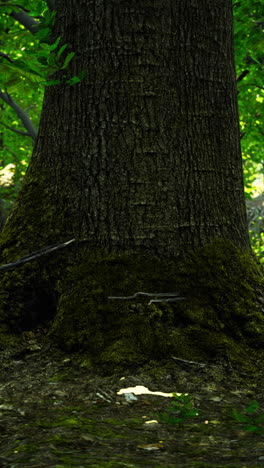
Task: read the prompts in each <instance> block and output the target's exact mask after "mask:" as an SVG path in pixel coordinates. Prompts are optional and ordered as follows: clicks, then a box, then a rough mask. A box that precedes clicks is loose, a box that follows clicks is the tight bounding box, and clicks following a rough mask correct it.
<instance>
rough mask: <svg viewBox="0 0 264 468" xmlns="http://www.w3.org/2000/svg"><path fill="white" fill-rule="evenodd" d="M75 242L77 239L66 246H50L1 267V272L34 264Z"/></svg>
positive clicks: (68, 242) (65, 243)
mask: <svg viewBox="0 0 264 468" xmlns="http://www.w3.org/2000/svg"><path fill="white" fill-rule="evenodd" d="M74 242H77V240H76V239H71V240H69V241H67V242H64V244H53V245H50V246H48V247H44V249H41V250H37V251H36V252H32V253H30V254H29V255H25V256H24V257H21V258H20V259H19V260H17V261H16V262H12V263H7V264H6V265H2V266H0V271H3V270H10V269H11V268H14V267H18V266H21V265H24V263H27V262H32V261H33V260H36V258H39V257H42V256H43V255H47V254H49V253H51V252H55V250H59V249H63V248H64V247H68V246H69V245H71V244H73V243H74Z"/></svg>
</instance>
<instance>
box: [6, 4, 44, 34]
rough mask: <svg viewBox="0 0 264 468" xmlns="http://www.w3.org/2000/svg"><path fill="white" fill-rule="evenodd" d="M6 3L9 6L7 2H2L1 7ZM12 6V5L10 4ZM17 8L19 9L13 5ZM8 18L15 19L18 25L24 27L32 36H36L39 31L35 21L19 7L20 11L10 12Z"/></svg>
mask: <svg viewBox="0 0 264 468" xmlns="http://www.w3.org/2000/svg"><path fill="white" fill-rule="evenodd" d="M5 3H6V5H7V6H8V5H9V4H8V3H7V0H3V6H4V4H5ZM11 6H12V4H11ZM14 6H17V7H20V5H16V4H15V5H14ZM10 16H12V17H13V18H15V20H17V21H18V22H19V23H20V24H22V25H23V26H25V28H26V29H28V30H29V31H30V32H31V33H32V34H36V33H37V32H38V30H39V23H38V21H36V20H35V19H34V18H32V16H30V15H29V14H28V13H27V12H26V11H25V10H24V8H23V7H22V6H21V10H20V11H18V12H16V11H11V13H10Z"/></svg>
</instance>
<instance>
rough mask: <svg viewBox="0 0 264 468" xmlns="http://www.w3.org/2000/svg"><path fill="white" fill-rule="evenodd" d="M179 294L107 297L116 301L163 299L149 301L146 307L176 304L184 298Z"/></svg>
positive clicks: (144, 293) (140, 294) (137, 293)
mask: <svg viewBox="0 0 264 468" xmlns="http://www.w3.org/2000/svg"><path fill="white" fill-rule="evenodd" d="M179 294H180V293H179V292H178V291H176V292H172V293H171V292H168V293H146V292H140V291H139V292H136V293H135V294H133V296H109V297H108V299H114V300H118V301H131V300H132V299H136V298H137V297H153V298H156V297H162V298H163V299H151V300H150V301H149V302H148V305H150V304H152V303H153V302H176V301H183V300H184V299H186V297H181V296H179Z"/></svg>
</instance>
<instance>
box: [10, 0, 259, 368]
mask: <svg viewBox="0 0 264 468" xmlns="http://www.w3.org/2000/svg"><path fill="white" fill-rule="evenodd" d="M231 4H232V2H231V0H228V1H226V0H214V1H213V2H209V1H208V0H199V1H198V0H192V1H189V0H174V2H171V1H169V0H158V1H156V2H153V1H150V0H130V1H128V2H119V1H114V0H110V1H108V2H101V1H100V0H93V1H87V2H77V1H76V0H67V1H65V0H64V1H62V0H58V1H57V12H58V13H57V17H56V25H55V31H54V34H55V36H58V35H59V36H61V37H62V39H61V43H67V44H68V48H67V53H69V52H70V51H71V50H73V51H74V52H75V57H74V59H73V61H72V64H71V66H70V67H69V70H68V71H67V74H68V75H69V76H68V78H69V77H70V76H73V75H76V74H78V73H80V72H81V71H85V72H86V77H85V79H84V80H83V81H81V83H80V84H78V85H76V86H69V85H67V84H65V78H64V77H63V76H64V75H65V71H64V70H62V71H61V72H60V73H59V74H58V75H59V77H60V78H62V81H63V83H61V84H60V85H58V86H50V87H48V88H47V89H46V92H45V98H44V105H43V111H42V116H41V123H40V128H39V135H38V139H37V143H36V146H35V149H34V152H33V156H32V160H31V163H30V166H29V168H28V171H27V174H26V177H25V181H24V186H23V189H22V191H21V194H20V196H19V199H18V202H17V205H16V207H15V209H14V211H13V214H12V216H11V218H10V219H9V221H8V223H7V225H6V227H5V229H4V232H3V235H2V251H3V254H2V260H3V261H11V260H14V258H18V257H21V256H22V255H25V254H29V253H30V252H32V251H34V250H38V249H40V248H41V247H44V246H47V245H48V244H51V243H52V244H54V243H60V242H65V241H67V240H69V239H71V238H75V239H77V240H78V243H77V244H76V245H75V247H73V248H69V251H68V250H65V251H63V253H60V254H54V255H52V256H49V257H48V256H46V257H43V258H42V259H40V260H38V261H35V262H32V263H28V264H26V265H25V267H23V268H21V270H17V269H15V270H13V271H11V273H6V274H5V275H4V281H3V286H2V289H3V290H2V304H3V305H2V312H1V315H2V318H3V323H6V322H8V323H9V324H14V323H16V326H17V327H18V328H19V327H20V328H22V329H25V328H29V327H30V326H32V324H33V323H35V324H36V323H38V322H41V321H43V320H44V319H45V318H53V317H55V318H54V321H53V324H52V334H53V336H55V337H56V338H57V339H58V340H59V341H60V342H61V343H62V342H64V344H65V346H66V347H68V348H75V347H79V346H81V347H85V348H86V349H88V350H89V351H90V353H91V355H94V354H97V356H99V359H103V356H106V354H107V352H106V349H108V350H110V351H109V353H108V355H107V357H106V358H105V360H106V361H107V359H108V360H111V359H113V360H118V358H117V357H116V356H117V354H118V353H119V355H120V350H124V342H125V343H126V346H127V347H128V349H129V353H130V354H129V353H128V352H127V353H125V355H126V358H125V359H130V360H131V361H133V359H135V361H136V360H137V358H138V355H139V354H140V353H141V354H142V353H143V354H142V355H143V357H144V358H146V357H149V356H150V355H151V353H153V352H154V351H153V350H154V348H155V347H156V350H157V352H156V354H158V355H159V353H160V351H161V349H163V351H164V349H166V352H167V350H168V346H173V345H172V344H171V343H172V342H173V339H172V338H168V329H167V328H168V326H169V327H171V328H176V329H177V337H178V338H177V340H178V341H179V339H180V338H179V336H181V335H180V334H179V331H178V328H177V327H178V325H179V322H178V319H177V320H176V322H175V320H174V319H175V315H176V312H175V307H174V309H173V307H171V308H169V310H170V312H169V316H170V319H169V322H166V320H165V322H164V323H163V322H162V324H160V329H159V331H158V333H157V330H156V332H155V333H154V332H153V323H152V322H153V317H152V315H153V311H152V312H151V313H149V308H148V306H146V305H144V306H142V307H143V309H142V308H140V307H139V309H136V310H137V311H136V312H135V314H134V315H133V316H132V317H131V308H130V307H131V304H129V305H127V303H126V304H123V303H122V306H121V305H119V303H118V304H117V303H116V302H111V303H110V301H109V300H108V296H113V295H119V296H125V295H129V294H131V293H132V292H133V291H134V292H135V291H136V290H138V289H137V288H141V287H148V288H149V289H150V290H151V291H153V290H156V292H157V291H160V292H162V291H164V288H165V289H168V287H169V286H170V287H171V288H172V290H173V289H175V287H173V286H174V285H175V284H176V277H177V271H178V266H177V267H176V266H175V265H177V260H178V259H182V258H183V257H186V255H187V254H189V253H191V252H193V251H196V250H197V249H199V248H202V247H203V246H206V245H207V244H208V243H212V242H214V247H212V249H211V254H210V255H209V251H207V254H206V258H207V260H206V261H207V262H209V263H210V261H211V260H212V259H213V258H214V257H217V258H218V263H219V265H223V264H225V265H226V266H227V267H228V265H227V264H226V261H225V260H224V251H225V250H226V249H225V246H226V245H231V244H229V243H230V242H233V243H235V244H236V245H237V246H239V248H240V249H241V251H242V252H245V251H248V252H249V240H248V232H247V222H246V210H245V203H244V192H243V178H242V162H241V153H240V144H239V128H238V112H237V99H236V84H235V69H234V59H233V41H232V39H233V38H232V6H231ZM216 239H223V240H224V243H222V244H221V246H220V244H218V243H217V241H215V240H216ZM83 240H85V242H83ZM215 242H216V243H215ZM215 245H217V248H216V247H215ZM230 248H231V247H230ZM227 250H228V249H227ZM198 252H200V251H199V250H198ZM219 252H220V253H219ZM235 252H236V251H235V250H234V252H233V256H234V257H236V255H238V254H237V253H235ZM198 255H200V254H198ZM241 255H244V254H243V253H242V254H241ZM209 257H210V259H211V260H208V259H209ZM231 258H232V255H231V256H228V259H229V260H230V259H231ZM237 258H238V257H237ZM251 261H252V260H250V259H248V262H249V264H250V265H251V266H250V267H248V266H247V267H246V266H245V267H244V266H243V267H242V266H241V265H243V261H242V260H237V262H234V263H235V266H234V271H235V270H236V268H240V267H241V268H245V271H247V274H249V271H250V274H249V276H250V275H251V274H252V275H253V270H254V268H253V267H252V264H251V263H250V262H251ZM197 262H198V260H197V259H196V260H195V261H194V264H195V265H196V263H197ZM168 263H169V264H170V267H168ZM198 263H199V262H198ZM219 265H218V266H219ZM182 268H183V270H182V272H181V275H182V276H181V279H180V278H178V279H177V281H178V284H179V285H180V287H181V291H184V294H185V295H186V294H187V297H189V296H190V295H191V296H193V294H192V291H193V290H194V289H195V291H196V293H195V294H196V296H195V301H196V300H197V295H198V296H199V295H200V292H201V291H200V289H202V290H203V291H204V287H205V286H204V284H203V286H201V285H200V286H201V287H200V289H199V288H198V289H197V288H195V287H194V285H193V283H192V281H194V283H195V281H196V280H197V281H196V282H198V283H199V281H198V280H199V275H200V270H199V268H198V270H195V273H194V270H193V271H192V272H190V274H189V276H188V275H187V280H189V278H190V277H191V275H192V274H194V277H193V278H192V280H190V284H192V286H191V288H187V289H186V287H185V286H186V285H185V282H186V276H184V275H186V271H185V270H184V268H185V267H182ZM210 268H211V269H212V270H213V264H212V265H211V266H210ZM219 268H220V269H221V266H220V267H219ZM210 272H211V270H210ZM228 272H229V273H228V274H231V279H230V281H236V279H235V277H236V276H235V275H236V274H237V273H238V272H237V271H235V273H234V276H232V268H231V270H230V271H229V270H228ZM210 274H211V273H210ZM223 274H224V273H223ZM196 276H197V278H196ZM216 276H217V275H216ZM205 277H206V281H207V280H208V279H210V275H209V277H208V272H206V274H205ZM183 278H185V280H183ZM217 278H218V276H217ZM260 278H261V273H260V271H258V279H257V280H256V278H255V279H254V281H255V283H254V284H255V285H258V282H259V281H260ZM220 279H221V277H219V278H218V281H219V282H220ZM249 281H253V280H252V277H251V276H250V278H249ZM10 284H12V290H13V297H12V299H10ZM239 284H240V283H239ZM241 287H242V286H241ZM222 292H223V291H222ZM204 294H205V291H204ZM239 294H240V292H238V295H239ZM7 298H8V299H7ZM73 298H74V299H73ZM218 299H219V298H218ZM238 299H239V298H238V296H237V297H236V298H233V299H232V301H233V302H232V304H233V303H234V302H235V301H236V300H238ZM204 300H205V299H204V296H203V300H202V304H203V307H205V305H204V303H203V301H204ZM214 300H216V298H214ZM248 300H250V301H251V302H250V303H251V304H253V302H254V300H253V297H251V296H250V299H248ZM40 302H41V303H42V306H41V307H40ZM198 302H199V301H198ZM6 304H8V309H9V318H8V320H7V318H6V316H7V312H6V307H7V306H6ZM43 304H44V306H43ZM228 304H229V305H230V302H228ZM233 305H234V304H233ZM136 307H137V306H136ZM150 307H156V306H153V305H151V306H150ZM188 307H189V306H188ZM188 307H187V309H188ZM192 307H193V310H196V307H198V306H197V304H196V302H194V303H193V305H192ZM199 307H202V306H201V303H200V302H199ZM210 308H211V309H212V311H211V309H210ZM210 308H209V309H210V311H211V312H210V313H209V312H204V313H205V315H206V314H208V313H209V315H210V314H213V316H214V314H217V313H218V312H219V310H218V309H219V308H217V304H216V303H215V304H211V303H210ZM142 310H144V317H142ZM157 310H158V309H157V307H156V308H155V313H154V316H155V317H156V315H157V316H159V314H160V315H162V316H163V312H162V313H161V312H160V313H159V312H157ZM177 310H178V309H177ZM188 310H189V309H188ZM243 310H244V309H243ZM229 312H230V314H231V315H232V313H233V311H229ZM243 313H244V312H243ZM181 314H182V315H185V314H186V306H183V307H182V312H181ZM149 315H150V316H151V317H152V318H149ZM165 315H166V314H165ZM194 315H195V313H194V312H192V319H191V320H190V321H191V322H192V323H193V322H195V320H194ZM146 316H147V318H146ZM197 316H199V313H198V311H197ZM228 320H229V319H228ZM208 321H209V322H210V321H211V322H210V323H213V319H212V316H211V315H210V318H208ZM219 321H220V322H221V324H222V321H223V317H221V319H219ZM154 322H155V320H154ZM180 322H181V321H180ZM220 322H219V323H220ZM231 322H232V320H231ZM124 323H125V325H124ZM168 323H169V325H168ZM197 323H198V324H199V326H198V325H197V324H196V325H197V326H198V328H197V329H196V328H195V332H192V333H193V334H197V333H198V335H197V336H199V334H201V329H202V328H203V327H206V320H205V318H203V320H202V323H200V322H199V320H198V319H197ZM232 324H233V322H232ZM155 326H156V325H155ZM69 327H71V328H72V330H71V332H69ZM199 327H200V328H199ZM219 327H220V328H217V329H216V330H214V332H215V333H216V334H217V333H219V331H220V330H221V327H222V325H219ZM213 328H214V327H213ZM222 328H223V327H222ZM139 329H140V330H141V331H139ZM146 329H148V331H149V334H146V336H147V338H146V340H145V341H144V338H143V335H144V330H146ZM129 330H133V333H132V332H131V333H132V334H133V337H131V336H132V335H131V333H130V331H129ZM199 330H200V331H199ZM225 332H226V329H225ZM142 333H143V335H142V337H141V338H140V340H141V341H140V340H139V343H138V341H137V337H138V336H141V334H142ZM178 334H179V336H178ZM221 336H222V335H221ZM124 337H125V338H124ZM123 338H124V339H123ZM188 339H190V338H188ZM122 340H123V341H122ZM133 340H134V341H133ZM121 341H122V346H123V347H122V346H121V345H120V346H119V344H120V342H121ZM174 341H175V336H174ZM220 341H221V340H220ZM87 342H88V344H87ZM154 342H155V343H154ZM118 343H119V344H118ZM131 343H132V344H131ZM165 343H166V345H165ZM221 343H222V342H221ZM137 344H138V350H137V351H136V350H135V346H137ZM207 347H208V346H207ZM181 349H182V354H184V346H182V348H181ZM113 350H115V357H113V354H114V351H113ZM188 352H189V351H188ZM188 352H187V354H188ZM138 353H139V354H138ZM163 354H164V353H163ZM109 356H110V357H109ZM128 356H129V358H128ZM131 356H134V357H131Z"/></svg>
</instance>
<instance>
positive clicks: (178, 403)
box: [160, 393, 200, 425]
mask: <svg viewBox="0 0 264 468" xmlns="http://www.w3.org/2000/svg"><path fill="white" fill-rule="evenodd" d="M173 398H174V400H173V401H172V403H171V406H169V408H168V409H167V411H166V413H162V414H161V415H160V419H161V421H163V422H166V423H168V424H179V425H181V424H183V423H184V422H185V421H186V420H187V419H191V418H193V417H195V416H198V415H199V414H200V412H199V411H198V410H197V409H196V408H195V407H194V405H193V401H192V398H191V396H190V395H189V394H188V393H181V394H180V395H178V394H177V393H173Z"/></svg>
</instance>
